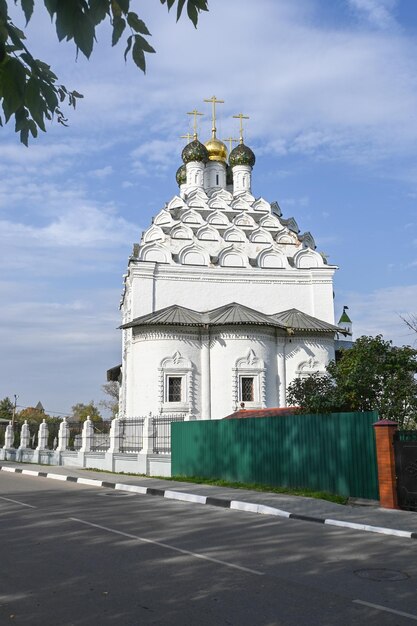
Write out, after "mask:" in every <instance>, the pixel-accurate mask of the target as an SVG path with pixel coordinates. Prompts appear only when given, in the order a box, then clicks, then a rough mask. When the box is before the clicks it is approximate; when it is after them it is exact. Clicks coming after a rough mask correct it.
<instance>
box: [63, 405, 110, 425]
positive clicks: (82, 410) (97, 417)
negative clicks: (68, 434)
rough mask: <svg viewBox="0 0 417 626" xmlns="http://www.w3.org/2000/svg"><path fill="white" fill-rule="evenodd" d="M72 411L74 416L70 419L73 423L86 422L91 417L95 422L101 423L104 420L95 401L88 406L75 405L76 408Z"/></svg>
mask: <svg viewBox="0 0 417 626" xmlns="http://www.w3.org/2000/svg"><path fill="white" fill-rule="evenodd" d="M71 411H72V415H71V416H70V419H71V420H72V421H76V422H85V420H86V419H87V417H88V416H90V419H91V420H92V421H93V422H100V421H101V420H102V419H103V418H102V417H101V413H100V411H99V409H98V407H96V405H95V404H94V401H93V400H91V402H89V403H88V404H84V403H83V402H78V404H74V406H73V407H71Z"/></svg>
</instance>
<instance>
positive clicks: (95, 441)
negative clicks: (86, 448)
mask: <svg viewBox="0 0 417 626" xmlns="http://www.w3.org/2000/svg"><path fill="white" fill-rule="evenodd" d="M110 428H111V421H106V420H102V421H100V422H93V437H92V440H90V450H94V451H96V452H105V451H106V450H108V449H109V447H110Z"/></svg>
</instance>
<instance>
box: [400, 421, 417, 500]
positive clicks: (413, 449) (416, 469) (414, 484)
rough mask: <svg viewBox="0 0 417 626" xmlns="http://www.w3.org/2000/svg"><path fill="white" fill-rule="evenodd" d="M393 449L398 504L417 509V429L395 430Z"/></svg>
mask: <svg viewBox="0 0 417 626" xmlns="http://www.w3.org/2000/svg"><path fill="white" fill-rule="evenodd" d="M394 451H395V473H396V475H397V495H398V504H399V505H400V507H401V508H402V509H405V510H407V511H417V430H397V432H396V433H395V436H394Z"/></svg>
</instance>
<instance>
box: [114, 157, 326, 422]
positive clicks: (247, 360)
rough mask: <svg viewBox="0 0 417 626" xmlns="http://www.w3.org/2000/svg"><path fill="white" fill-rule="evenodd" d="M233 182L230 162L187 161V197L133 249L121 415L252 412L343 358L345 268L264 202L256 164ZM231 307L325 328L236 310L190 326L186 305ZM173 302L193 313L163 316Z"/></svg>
mask: <svg viewBox="0 0 417 626" xmlns="http://www.w3.org/2000/svg"><path fill="white" fill-rule="evenodd" d="M233 177H234V181H233V190H234V191H233V193H232V192H231V191H229V189H230V187H228V188H226V167H225V164H224V163H220V162H216V161H208V162H207V164H205V163H203V162H188V163H187V165H186V182H183V183H182V184H181V185H180V192H179V195H176V196H174V197H173V198H172V199H171V200H170V202H168V203H167V204H166V206H165V207H164V208H163V209H162V210H160V211H159V212H158V213H157V214H156V216H155V217H154V219H153V223H152V225H151V226H150V227H149V228H148V229H147V230H146V231H145V232H144V233H143V234H142V239H141V241H140V244H139V245H135V246H134V254H133V256H132V257H131V258H130V261H129V266H128V271H127V274H126V275H125V290H124V294H123V298H122V304H121V309H122V323H123V325H128V327H127V328H124V329H123V331H122V332H123V358H122V369H121V393H120V414H121V415H123V416H128V417H129V416H139V415H140V416H144V415H148V414H149V413H153V414H157V413H162V414H163V413H169V414H172V413H185V414H186V416H187V417H188V418H189V419H220V418H222V417H225V416H226V415H228V414H230V413H232V412H233V411H235V410H236V409H238V408H239V407H240V404H241V402H244V403H245V408H248V409H249V408H269V407H279V406H280V407H282V406H286V388H287V386H288V384H289V383H290V382H291V381H292V380H293V379H294V377H296V376H303V375H306V374H307V373H311V372H313V371H323V370H324V368H325V366H326V364H327V363H328V362H329V360H331V359H333V358H334V336H335V333H334V327H333V326H332V325H334V312H333V275H334V272H335V269H336V267H335V266H330V265H327V264H326V262H325V260H324V259H323V257H322V256H321V255H320V254H319V253H317V252H316V251H315V249H314V248H315V245H314V240H313V238H312V236H311V235H310V233H306V234H304V235H299V234H298V227H297V224H296V222H295V220H293V219H292V218H290V219H284V218H283V217H282V216H281V211H280V209H279V207H278V205H277V204H276V203H273V204H272V205H271V204H270V203H269V202H267V201H266V200H264V199H263V198H258V199H255V197H254V196H253V195H252V194H251V185H252V181H251V177H252V167H250V166H249V165H236V166H235V167H233ZM230 303H238V304H239V305H243V308H244V307H249V309H251V310H253V312H254V313H256V312H259V313H260V314H266V316H273V315H274V314H277V313H279V312H282V311H288V310H289V309H297V311H298V312H302V313H304V314H307V315H309V316H312V318H317V319H316V322H317V324H316V323H315V322H314V321H313V322H311V325H310V326H309V325H308V324H307V327H301V328H297V324H295V325H294V323H293V325H291V324H289V325H288V326H286V325H285V324H282V323H277V324H276V325H274V324H272V323H271V324H269V323H267V322H268V320H267V321H266V323H265V325H263V324H262V323H257V322H253V323H252V322H250V321H248V323H245V322H244V321H243V322H242V320H240V321H239V320H238V321H236V319H235V320H233V319H232V318H233V316H232V314H231V317H230V321H228V318H227V315H226V317H225V319H224V320H223V322H222V323H221V324H219V323H217V322H213V323H212V322H211V321H206V322H204V319H205V318H204V319H203V318H201V319H202V320H203V321H201V323H200V322H197V321H196V322H195V323H192V322H190V323H188V322H187V311H188V310H190V315H192V314H193V312H195V311H197V312H199V313H205V312H209V311H213V309H217V308H218V307H225V306H226V305H229V304H230ZM173 305H179V306H180V307H184V310H185V313H184V312H181V311H179V312H176V311H174V310H172V311H171V309H170V311H171V312H170V313H169V315H168V317H165V318H164V317H163V316H162V317H161V318H159V317H158V315H159V313H158V312H159V311H161V310H162V309H166V308H169V307H172V306H173ZM241 308H242V307H241ZM243 308H242V310H243ZM236 310H237V309H236ZM233 311H235V309H233ZM239 311H240V310H239ZM239 311H238V312H239ZM235 312H236V311H235ZM149 314H153V315H152V316H151V317H150V318H149V317H146V318H145V320H143V319H142V318H143V317H144V316H149ZM239 314H240V313H239ZM170 315H171V317H170ZM176 315H178V316H179V317H178V318H176V317H175V316H176ZM184 315H185V317H184ZM242 315H243V316H244V315H245V312H243V313H242ZM249 316H250V314H249ZM158 319H161V320H162V321H161V322H158V321H155V320H158ZM243 319H245V318H243ZM207 320H209V318H207ZM318 320H322V321H323V322H325V323H326V324H324V325H323V324H322V325H321V326H320V323H319V322H318ZM176 322H177V323H176Z"/></svg>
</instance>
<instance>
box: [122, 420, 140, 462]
mask: <svg viewBox="0 0 417 626" xmlns="http://www.w3.org/2000/svg"><path fill="white" fill-rule="evenodd" d="M144 422H145V418H144V417H130V418H121V419H120V431H119V433H120V434H119V450H120V452H125V453H129V452H140V451H141V450H142V448H143V424H144Z"/></svg>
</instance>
